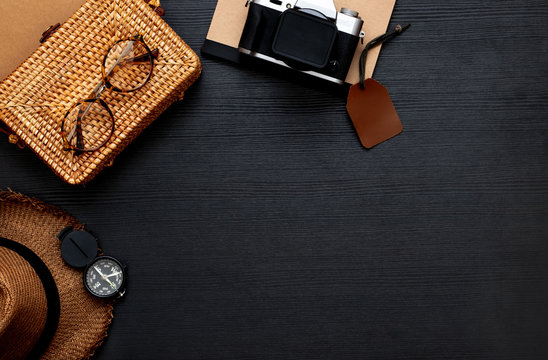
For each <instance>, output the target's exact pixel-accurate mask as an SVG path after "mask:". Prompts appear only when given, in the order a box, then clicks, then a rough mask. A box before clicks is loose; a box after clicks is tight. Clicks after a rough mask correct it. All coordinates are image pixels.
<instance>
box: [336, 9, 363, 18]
mask: <svg viewBox="0 0 548 360" xmlns="http://www.w3.org/2000/svg"><path fill="white" fill-rule="evenodd" d="M341 13H342V14H345V15H348V16H352V17H355V18H357V17H358V15H360V13H359V12H357V11H355V10H352V9H349V8H341Z"/></svg>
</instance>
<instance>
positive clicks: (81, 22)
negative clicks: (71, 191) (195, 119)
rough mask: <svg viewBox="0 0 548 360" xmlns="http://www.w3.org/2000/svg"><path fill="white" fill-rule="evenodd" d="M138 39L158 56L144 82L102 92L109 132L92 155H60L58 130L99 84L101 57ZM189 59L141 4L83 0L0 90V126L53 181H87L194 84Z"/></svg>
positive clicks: (138, 0)
mask: <svg viewBox="0 0 548 360" xmlns="http://www.w3.org/2000/svg"><path fill="white" fill-rule="evenodd" d="M136 34H140V35H142V36H143V38H144V40H145V41H146V44H147V45H148V46H149V47H150V48H151V49H158V50H159V56H158V58H157V59H156V60H155V61H154V68H153V73H152V77H151V78H150V80H149V81H148V82H147V83H146V84H145V86H144V87H143V88H141V89H139V90H137V91H136V92H133V93H130V94H121V93H117V92H114V91H105V92H104V93H103V94H102V96H101V98H102V99H103V100H104V101H105V103H107V104H108V106H109V108H110V110H111V111H112V114H113V117H114V120H115V129H114V133H113V135H112V137H111V138H110V139H109V141H108V142H107V144H106V145H105V146H103V147H101V148H100V149H98V150H96V151H93V152H85V153H81V154H77V155H76V154H74V153H72V152H70V151H65V150H63V141H62V137H61V123H62V122H63V118H64V117H65V115H66V113H67V111H68V109H70V108H71V107H72V106H73V105H74V104H76V103H77V102H78V101H81V100H84V99H87V98H89V96H90V94H91V93H92V91H93V89H94V88H95V86H96V85H97V84H98V83H100V82H101V81H102V71H101V66H102V62H103V59H104V57H105V54H106V53H107V52H108V50H109V49H110V47H111V46H112V45H113V44H114V43H115V42H116V41H117V40H120V39H124V38H128V37H131V36H134V35H136ZM200 73H201V64H200V60H199V58H198V57H197V55H196V54H195V53H194V52H193V51H192V50H191V49H190V48H189V47H188V46H187V45H186V44H185V43H184V42H183V40H181V38H180V37H179V36H178V35H177V34H176V33H175V32H174V31H173V30H172V29H171V28H170V27H169V26H168V25H167V24H166V23H165V22H164V21H163V20H162V19H161V18H160V16H159V15H158V14H157V13H156V12H155V11H154V10H153V9H152V8H151V7H150V6H149V5H148V4H147V3H146V2H145V1H143V0H108V1H105V0H88V1H87V2H86V3H85V4H84V5H83V6H82V7H81V8H80V9H79V10H78V11H77V12H76V13H75V14H74V15H73V16H72V17H70V18H69V19H68V20H67V21H66V22H65V23H64V24H62V25H61V26H60V27H59V28H58V29H57V30H56V31H55V32H54V33H53V34H52V35H51V36H49V37H48V38H47V40H46V41H45V42H44V43H43V44H42V45H41V46H40V47H39V48H38V49H37V50H36V51H35V52H34V53H33V54H32V55H31V56H30V57H29V58H28V59H27V60H26V61H25V62H23V63H22V64H21V65H20V66H19V67H18V68H17V69H16V70H15V71H14V72H13V73H12V74H11V75H10V76H8V77H7V78H6V79H5V80H4V81H3V82H2V83H0V120H2V121H3V122H4V123H5V125H6V126H7V127H8V130H9V131H10V132H11V133H12V134H13V135H14V136H12V139H14V138H15V139H18V140H19V141H20V142H22V143H24V145H26V146H27V147H29V148H30V149H32V150H33V151H34V152H35V153H36V154H37V155H38V156H39V157H40V158H41V159H42V160H43V161H44V162H45V163H46V164H47V165H48V166H49V167H50V168H51V169H52V170H53V171H54V172H55V173H56V174H57V175H58V176H60V177H61V178H62V179H63V180H64V181H66V182H67V183H70V184H83V183H86V182H88V181H90V180H91V179H92V178H93V177H94V176H95V175H97V173H99V171H101V169H103V168H104V167H105V166H108V165H109V164H111V163H112V161H113V160H114V158H115V157H116V156H117V155H118V154H119V153H120V152H121V151H122V150H123V149H124V148H125V147H126V146H128V145H129V144H130V143H131V142H132V141H133V140H134V139H135V138H136V137H137V136H138V135H139V134H140V133H141V131H143V130H144V129H145V128H146V127H147V126H148V125H149V124H150V123H152V121H154V120H155V119H156V118H157V117H158V116H159V115H160V114H161V113H162V112H163V111H164V110H166V109H167V107H169V106H170V105H171V104H172V103H173V102H175V101H177V100H180V99H182V97H183V95H184V92H185V90H186V89H188V88H189V87H190V85H192V83H193V82H194V81H195V80H196V79H197V78H198V77H199V76H200Z"/></svg>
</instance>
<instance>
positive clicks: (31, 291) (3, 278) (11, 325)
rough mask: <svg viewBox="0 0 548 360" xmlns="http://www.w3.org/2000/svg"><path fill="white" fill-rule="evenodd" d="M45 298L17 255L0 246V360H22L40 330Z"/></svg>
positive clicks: (32, 273)
mask: <svg viewBox="0 0 548 360" xmlns="http://www.w3.org/2000/svg"><path fill="white" fill-rule="evenodd" d="M46 317H47V299H46V294H45V291H44V288H43V285H42V281H41V280H40V278H39V276H38V275H37V274H36V272H35V270H34V268H33V267H32V266H31V265H30V264H29V263H28V262H27V260H25V259H24V258H23V257H22V256H21V255H19V254H18V253H16V252H15V251H13V250H10V249H8V248H5V247H2V246H0V359H1V360H4V359H10V360H11V359H22V358H24V357H25V356H27V355H28V354H29V353H30V352H31V351H32V349H33V348H34V346H35V344H36V342H37V341H38V339H39V338H40V335H41V334H42V332H43V330H44V326H45V323H46Z"/></svg>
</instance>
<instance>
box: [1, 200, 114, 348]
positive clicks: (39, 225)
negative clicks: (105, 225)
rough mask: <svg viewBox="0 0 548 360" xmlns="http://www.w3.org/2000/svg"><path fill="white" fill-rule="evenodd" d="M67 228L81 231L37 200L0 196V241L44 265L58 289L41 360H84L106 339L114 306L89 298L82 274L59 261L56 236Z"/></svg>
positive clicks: (71, 220)
mask: <svg viewBox="0 0 548 360" xmlns="http://www.w3.org/2000/svg"><path fill="white" fill-rule="evenodd" d="M66 226H73V227H74V228H75V229H83V225H82V224H81V223H79V222H78V220H76V219H75V218H74V217H72V216H70V215H69V214H68V213H67V212H65V211H63V210H61V209H59V208H57V207H54V206H52V205H49V204H46V203H44V202H42V201H39V200H37V199H32V198H29V197H27V196H24V195H20V194H16V193H13V192H5V191H0V236H1V237H4V238H7V239H10V240H13V241H16V242H18V243H21V244H23V245H24V246H26V247H27V248H29V249H30V250H32V251H33V252H34V253H35V254H36V255H38V256H39V257H40V259H42V261H43V262H44V263H45V264H46V266H47V267H48V269H49V271H50V272H51V275H52V276H53V279H54V280H55V283H56V285H57V288H58V290H59V299H60V304H61V314H60V317H59V324H58V326H57V330H56V332H55V335H54V336H53V339H52V340H51V343H50V344H49V346H48V347H47V348H46V350H45V351H44V353H43V354H42V356H41V359H65V358H71V359H86V358H89V357H90V356H92V355H93V353H94V352H95V350H96V349H97V347H99V346H100V345H101V343H102V342H103V340H104V338H105V337H106V336H107V329H108V326H109V324H110V322H111V321H112V317H113V315H112V310H113V306H112V302H111V301H109V300H105V299H98V298H95V297H93V296H92V295H91V294H89V293H88V292H87V291H86V290H85V288H84V284H83V281H82V271H81V270H79V269H75V268H72V267H70V266H68V265H67V264H66V263H65V262H64V260H63V258H62V257H61V243H60V241H59V240H58V239H57V237H56V235H57V234H58V233H59V231H60V230H61V229H63V228H65V227H66Z"/></svg>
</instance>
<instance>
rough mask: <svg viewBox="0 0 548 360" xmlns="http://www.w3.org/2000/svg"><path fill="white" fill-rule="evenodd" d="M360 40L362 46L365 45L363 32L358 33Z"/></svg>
mask: <svg viewBox="0 0 548 360" xmlns="http://www.w3.org/2000/svg"><path fill="white" fill-rule="evenodd" d="M359 36H360V39H361V41H362V45H363V44H364V43H365V31H363V30H362V31H360V35H359Z"/></svg>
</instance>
